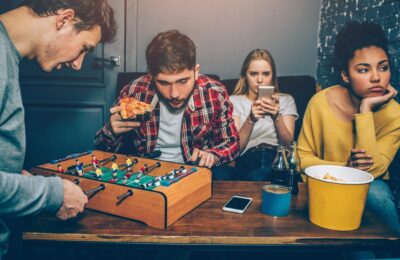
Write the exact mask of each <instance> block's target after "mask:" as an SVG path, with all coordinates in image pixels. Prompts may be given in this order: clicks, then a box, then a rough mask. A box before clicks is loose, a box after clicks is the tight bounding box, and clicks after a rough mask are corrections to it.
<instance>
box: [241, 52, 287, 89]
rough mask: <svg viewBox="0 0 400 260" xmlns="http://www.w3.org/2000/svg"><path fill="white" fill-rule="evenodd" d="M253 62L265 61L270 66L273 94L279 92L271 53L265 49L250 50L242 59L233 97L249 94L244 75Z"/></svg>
mask: <svg viewBox="0 0 400 260" xmlns="http://www.w3.org/2000/svg"><path fill="white" fill-rule="evenodd" d="M254 60H265V61H266V62H268V63H269V64H270V65H271V68H272V85H273V86H275V92H279V88H278V80H277V76H276V67H275V62H274V58H272V55H271V53H269V51H267V50H265V49H255V50H252V51H251V52H250V53H249V54H248V55H247V57H246V59H244V61H243V65H242V69H241V70H240V78H239V81H238V83H236V86H235V90H234V91H233V95H247V93H249V86H248V83H247V78H246V73H247V70H248V69H249V66H250V63H251V62H252V61H254Z"/></svg>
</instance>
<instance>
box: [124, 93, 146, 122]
mask: <svg viewBox="0 0 400 260" xmlns="http://www.w3.org/2000/svg"><path fill="white" fill-rule="evenodd" d="M120 106H121V108H122V110H121V117H122V119H131V118H133V117H135V116H136V115H144V114H146V113H150V112H151V111H152V110H153V107H152V106H151V105H150V104H147V103H145V102H142V101H139V100H136V99H134V98H130V97H124V98H121V99H120Z"/></svg>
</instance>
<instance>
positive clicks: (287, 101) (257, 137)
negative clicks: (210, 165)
mask: <svg viewBox="0 0 400 260" xmlns="http://www.w3.org/2000/svg"><path fill="white" fill-rule="evenodd" d="M229 99H230V100H231V102H232V104H233V117H236V118H238V119H239V128H238V130H240V128H241V127H242V125H243V123H244V121H245V120H246V118H247V117H248V116H249V115H250V112H251V105H252V104H253V101H251V100H250V99H248V98H247V97H246V96H245V95H233V96H230V97H229ZM279 104H280V110H279V113H280V114H281V115H282V116H285V115H292V116H294V117H295V119H297V118H298V117H299V115H298V114H297V109H296V104H295V102H294V99H293V97H292V96H291V95H288V94H279ZM261 143H266V144H270V145H278V137H277V133H276V129H275V126H274V122H273V120H272V118H271V117H270V116H266V117H264V118H260V119H259V120H258V121H257V122H256V123H255V124H254V127H253V131H252V132H251V135H250V138H249V142H248V143H247V146H246V148H245V149H244V150H243V152H242V154H243V153H245V152H246V151H247V150H248V149H250V148H252V147H255V146H257V145H259V144H261Z"/></svg>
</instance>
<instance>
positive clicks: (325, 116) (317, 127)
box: [298, 86, 400, 179]
mask: <svg viewBox="0 0 400 260" xmlns="http://www.w3.org/2000/svg"><path fill="white" fill-rule="evenodd" d="M334 87H340V86H334ZM329 89H330V88H328V89H324V90H322V91H320V92H318V93H317V94H315V95H314V96H313V97H312V99H311V100H310V102H309V104H308V107H307V110H306V112H305V115H304V120H303V126H302V129H301V132H300V135H299V140H298V152H299V157H300V161H301V168H302V170H304V169H305V168H307V167H309V166H312V165H320V164H330V165H341V166H346V164H347V161H348V159H349V156H350V152H351V149H352V148H358V149H364V150H365V151H366V153H367V154H370V155H372V160H373V165H372V166H371V167H370V168H369V170H368V172H369V173H371V174H372V175H374V176H375V178H377V177H379V176H382V175H383V176H384V178H385V179H387V178H389V174H388V172H387V169H388V167H389V165H390V163H391V161H392V160H393V157H394V155H395V154H396V152H397V150H398V149H399V146H400V105H399V104H398V103H397V102H396V101H395V100H391V101H390V102H388V103H387V104H385V105H383V106H382V107H380V109H379V110H377V111H375V112H369V113H363V114H355V115H354V119H353V120H352V121H351V122H349V121H344V120H341V119H339V118H338V117H336V116H335V114H334V113H333V111H332V110H331V108H330V106H329V104H328V99H327V96H326V93H327V91H329Z"/></svg>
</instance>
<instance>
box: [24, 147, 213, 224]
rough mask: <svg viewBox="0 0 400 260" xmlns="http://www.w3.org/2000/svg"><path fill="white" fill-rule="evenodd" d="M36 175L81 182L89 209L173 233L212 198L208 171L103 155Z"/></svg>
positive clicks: (94, 153)
mask: <svg viewBox="0 0 400 260" xmlns="http://www.w3.org/2000/svg"><path fill="white" fill-rule="evenodd" d="M31 172H32V173H34V174H39V175H44V176H59V177H61V178H63V179H68V180H70V181H72V182H74V183H76V184H77V185H79V186H80V187H82V190H83V191H84V192H85V194H86V195H87V196H88V198H89V202H88V204H87V206H86V208H89V209H93V210H98V211H101V212H105V213H110V214H113V215H117V216H121V217H125V218H129V219H133V220H137V221H141V222H143V223H145V224H147V225H149V226H151V227H155V228H167V227H168V226H170V225H172V224H173V223H174V222H176V221H177V220H178V219H179V218H181V217H182V216H184V215H185V214H187V213H188V212H190V211H191V210H193V209H194V208H196V207H197V206H198V205H200V204H201V203H203V202H204V201H206V200H208V199H209V198H211V195H212V194H211V193H212V177H211V171H210V170H209V169H207V168H203V167H197V166H189V165H182V164H178V163H172V162H165V161H159V160H154V159H147V158H140V157H134V156H126V155H121V154H113V153H108V152H102V151H97V150H95V151H89V152H86V153H83V154H82V155H81V156H77V157H76V158H71V159H67V160H62V161H56V162H53V163H46V164H42V165H39V166H37V167H34V168H32V169H31Z"/></svg>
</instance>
